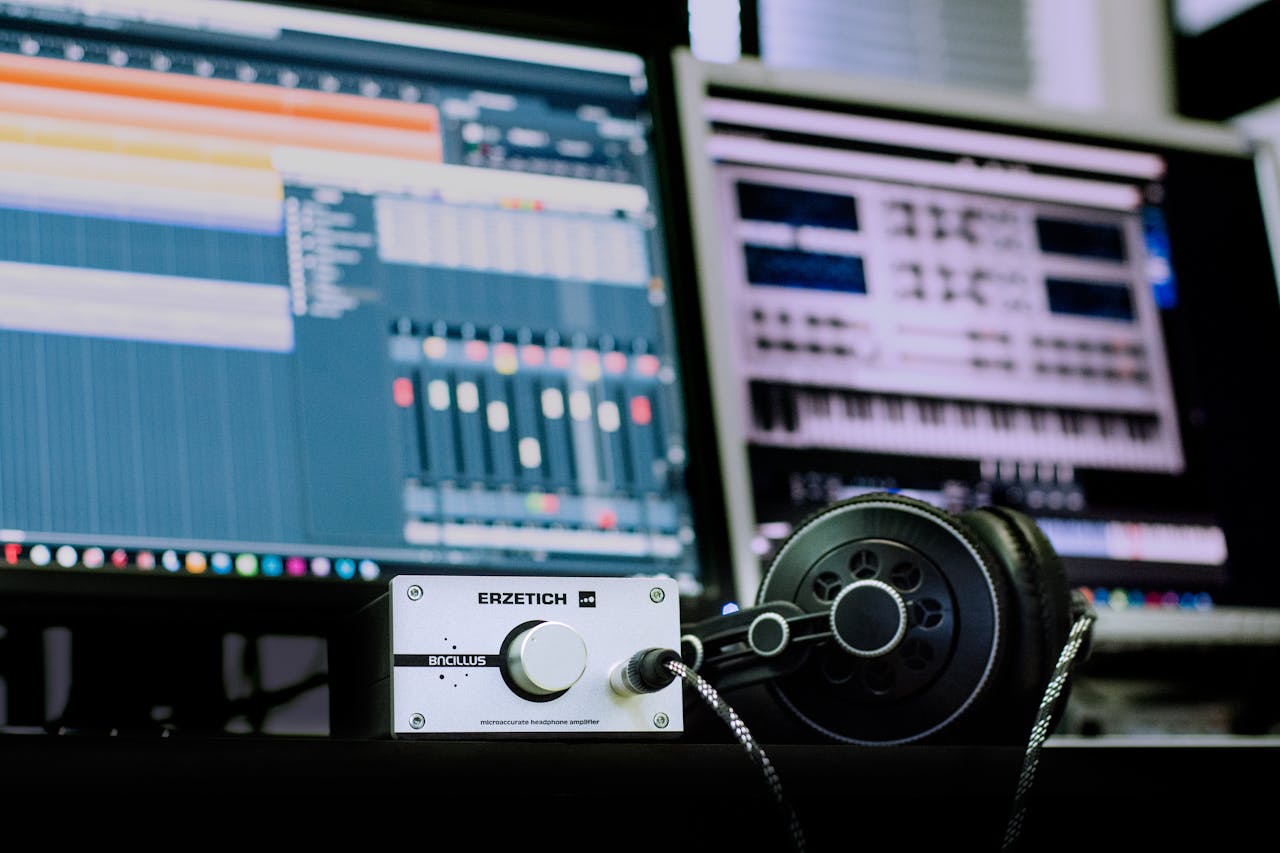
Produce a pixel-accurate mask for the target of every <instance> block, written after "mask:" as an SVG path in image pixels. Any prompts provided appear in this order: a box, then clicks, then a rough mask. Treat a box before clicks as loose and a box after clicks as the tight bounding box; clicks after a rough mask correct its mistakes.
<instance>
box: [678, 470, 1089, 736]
mask: <svg viewBox="0 0 1280 853" xmlns="http://www.w3.org/2000/svg"><path fill="white" fill-rule="evenodd" d="M1088 608H1089V604H1088V602H1087V601H1086V600H1085V599H1084V598H1083V596H1081V595H1080V594H1079V593H1073V592H1072V590H1071V589H1070V588H1069V586H1068V583H1067V579H1066V574H1065V572H1064V569H1063V566H1062V562H1061V560H1060V559H1059V557H1058V554H1057V553H1056V552H1055V551H1054V549H1053V547H1052V545H1051V544H1050V543H1049V541H1048V539H1047V538H1046V537H1045V535H1044V533H1043V532H1042V531H1041V530H1040V528H1039V527H1038V526H1037V525H1036V524H1035V522H1034V521H1033V520H1032V519H1030V518H1029V517H1027V516H1026V515H1024V514H1022V513H1019V512H1016V511H1014V510H1010V509H1006V508H1000V507H983V508H979V509H975V510H971V511H968V512H966V513H964V514H962V515H956V514H952V513H948V512H946V511H944V510H942V509H939V508H937V507H935V506H933V505H932V504H929V503H926V502H924V501H921V500H917V499H914V498H910V497H906V496H903V495H897V494H890V493H875V494H867V495H862V496H859V497H856V498H852V499H849V500H845V501H841V502H839V503H835V504H832V505H830V506H828V507H826V508H824V509H822V510H820V511H818V512H816V513H815V514H813V515H811V516H810V517H809V518H807V519H806V520H804V521H803V522H802V523H801V524H799V525H798V526H797V527H796V528H795V529H794V531H793V532H792V533H791V535H790V536H789V537H788V538H787V539H786V540H784V541H783V543H782V544H781V546H780V547H779V548H778V550H777V552H776V554H775V556H774V557H773V559H772V561H771V562H770V564H769V567H768V569H767V571H766V573H765V576H764V580H763V581H762V583H761V585H760V589H759V591H758V594H757V597H756V603H755V605H754V606H752V607H748V608H744V609H742V610H739V611H737V612H735V613H730V614H727V615H724V616H716V617H712V618H710V619H707V620H704V621H702V622H698V623H696V624H692V625H686V626H685V627H684V636H683V637H682V641H681V645H682V647H681V655H682V657H683V659H684V662H685V663H686V664H687V665H688V666H689V667H690V668H691V669H693V670H694V671H695V672H697V673H698V674H699V675H700V676H701V677H702V678H703V679H705V680H706V681H707V682H708V683H710V684H711V685H712V686H713V687H715V688H716V689H717V690H718V691H719V692H720V693H722V694H725V695H726V699H728V698H729V697H730V696H731V695H732V694H733V691H741V692H742V693H743V694H744V695H747V696H750V695H751V694H750V692H749V691H753V690H754V691H757V692H758V691H759V690H760V689H761V688H763V689H764V690H766V691H767V692H768V693H770V694H772V697H771V701H770V702H769V703H768V704H769V705H771V706H774V707H776V706H781V707H782V708H785V709H786V711H785V713H784V714H783V715H782V716H785V717H787V718H789V719H790V720H792V721H793V722H795V723H798V724H799V726H795V727H793V728H794V729H795V731H798V732H801V733H805V734H807V735H808V736H811V737H816V738H817V739H830V740H836V741H843V742H849V743H860V744H869V745H870V744H879V745H889V744H900V743H909V742H915V741H923V740H929V741H932V742H937V741H947V742H958V743H974V744H977V743H1017V742H1025V741H1026V738H1027V735H1028V733H1029V732H1030V730H1031V726H1032V723H1033V720H1034V719H1035V717H1036V713H1037V710H1038V709H1039V706H1040V703H1041V699H1042V696H1043V693H1044V690H1045V687H1046V685H1047V684H1048V683H1049V680H1050V678H1051V676H1052V674H1053V672H1054V668H1055V664H1056V662H1057V660H1058V656H1059V654H1060V653H1061V652H1062V650H1063V647H1064V644H1065V643H1066V641H1067V639H1068V635H1069V632H1070V630H1071V626H1072V623H1073V620H1074V619H1075V618H1076V617H1077V616H1079V615H1080V614H1081V613H1082V612H1084V611H1087V610H1088ZM1086 646H1087V640H1086ZM730 701H733V700H731V699H730ZM1065 701H1066V697H1065V695H1064V696H1063V697H1061V698H1060V699H1059V701H1058V706H1057V709H1056V712H1057V713H1060V711H1061V706H1062V705H1064V704H1065ZM743 719H744V720H746V721H748V722H750V718H749V717H748V716H747V715H746V714H743ZM751 725H752V727H753V728H759V727H758V726H757V724H756V723H751Z"/></svg>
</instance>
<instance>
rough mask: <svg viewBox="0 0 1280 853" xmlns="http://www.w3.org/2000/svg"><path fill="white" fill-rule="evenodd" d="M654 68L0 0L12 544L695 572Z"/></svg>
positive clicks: (441, 37)
mask: <svg viewBox="0 0 1280 853" xmlns="http://www.w3.org/2000/svg"><path fill="white" fill-rule="evenodd" d="M647 85H648V84H647V80H646V67H645V64H644V62H643V61H642V58H641V57H640V56H638V55H632V54H630V53H626V52H617V51H610V50H600V49H595V48H589V47H581V46H571V45H559V44H552V43H544V42H538V41H533V40H524V39H515V38H504V37H497V36H488V35H481V34H478V33H474V32H466V31H462V30H447V29H438V28H429V27H426V26H419V25H410V24H405V23H399V22H390V21H378V20H373V19H369V18H356V17H354V16H349V17H344V16H340V15H335V14H330V13H325V12H317V11H309V10H302V9H297V8H294V9H290V8H287V7H273V6H266V5H254V4H246V3H222V2H174V3H150V4H147V3H136V2H135V3H129V2H123V3H112V4H109V5H104V4H96V3H92V4H91V3H78V2H63V3H56V2H32V3H20V2H19V3H5V4H3V5H0V103H2V105H0V170H2V171H3V175H2V177H0V412H2V414H0V418H2V419H3V427H2V428H0V544H2V545H3V552H2V553H0V565H24V566H32V565H34V566H36V567H49V568H52V569H57V568H59V567H67V568H78V569H86V568H87V569H94V568H100V569H101V570H103V571H111V570H112V569H113V568H120V569H124V570H129V571H134V570H143V571H146V570H152V571H156V572H163V571H165V570H168V571H170V572H173V573H195V574H200V573H208V574H215V573H216V574H229V575H246V576H249V575H258V576H262V575H268V576H270V575H275V576H284V577H288V576H295V575H296V576H329V577H342V578H352V579H355V580H359V579H362V578H363V579H376V578H378V577H380V576H382V577H385V576H386V575H387V574H388V573H389V572H391V571H394V570H395V569H396V568H397V567H404V566H406V565H409V566H414V567H421V566H424V565H427V566H454V567H460V568H462V569H465V568H467V567H472V568H484V569H500V570H503V571H505V572H508V573H512V572H520V571H530V572H533V571H544V572H553V573H555V572H559V573H581V574H599V573H605V574H620V575H625V574H635V573H661V574H668V575H671V576H674V577H676V578H677V579H678V580H679V581H680V583H681V586H682V590H684V591H689V592H696V591H697V589H698V588H699V585H700V583H701V578H700V576H699V562H698V560H697V558H696V556H695V546H696V542H695V541H694V538H695V537H694V534H693V529H694V526H693V521H692V518H691V515H692V509H691V501H690V498H689V493H688V491H687V489H686V467H687V461H688V460H687V455H688V454H687V451H686V442H685V424H684V421H683V417H684V400H683V396H682V395H683V392H682V390H681V388H682V386H681V365H680V364H679V360H678V357H677V349H676V339H675V334H676V333H675V327H674V320H673V310H672V304H671V293H670V287H669V276H668V270H667V257H666V255H665V248H664V246H665V244H664V238H663V227H664V223H663V221H662V216H661V206H660V204H659V201H658V198H657V192H658V184H657V176H656V172H655V162H656V159H655V155H654V152H653V146H652V143H651V140H650V133H651V130H652V128H651V122H650V117H649V114H648V112H647V109H648V108H647V106H646V98H647V97H648V89H647Z"/></svg>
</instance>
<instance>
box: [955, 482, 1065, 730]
mask: <svg viewBox="0 0 1280 853" xmlns="http://www.w3.org/2000/svg"><path fill="white" fill-rule="evenodd" d="M961 519H962V520H963V521H964V523H965V524H966V525H967V526H968V527H969V529H970V530H972V531H973V533H974V535H975V536H977V537H978V538H979V539H980V540H982V542H983V543H984V544H985V545H986V547H987V550H988V551H989V552H990V553H991V554H992V555H993V557H994V558H995V561H996V564H997V566H998V567H999V568H1000V569H1001V570H1002V571H1003V572H1004V574H1005V576H1006V578H1007V579H1008V587H1009V589H1010V591H1011V595H1010V596H1009V607H1010V609H1011V610H1012V613H1011V618H1010V619H1009V621H1008V633H1007V635H1006V636H1007V640H1008V643H1009V648H1008V649H1006V651H1007V654H1006V655H1005V656H1004V661H1003V670H1002V672H1001V673H1000V675H999V676H998V679H997V682H996V687H995V689H993V690H992V691H991V692H990V694H989V695H988V697H987V700H988V701H987V703H986V705H987V707H986V709H985V710H984V712H983V713H982V715H981V716H982V720H983V726H984V727H987V726H990V727H991V728H989V729H987V732H988V736H989V737H990V738H992V739H996V740H1001V741H1004V740H1008V738H1009V736H1010V735H1012V736H1014V737H1016V738H1020V739H1021V738H1025V736H1026V735H1027V734H1028V733H1029V732H1030V730H1031V725H1032V722H1033V720H1034V719H1035V714H1036V711H1037V709H1038V707H1039V704H1040V700H1041V696H1042V693H1043V691H1044V688H1045V686H1046V685H1047V684H1048V682H1049V679H1050V677H1051V676H1052V673H1053V669H1054V665H1055V664H1056V662H1057V659H1058V655H1059V653H1060V652H1061V651H1062V648H1063V645H1064V644H1065V643H1066V641H1067V635H1068V633H1069V632H1070V630H1071V615H1072V602H1071V590H1070V587H1069V586H1068V585H1067V578H1066V571H1065V569H1064V568H1063V565H1062V560H1061V559H1060V558H1059V556H1058V554H1057V552H1056V551H1055V550H1054V549H1053V546H1052V544H1050V542H1049V540H1048V538H1047V537H1046V536H1045V535H1044V532H1043V531H1042V530H1041V529H1040V528H1039V527H1038V526H1037V525H1036V523H1035V522H1034V521H1032V519H1031V518H1029V517H1028V516H1026V515H1024V514H1023V513H1020V512H1018V511H1016V510H1011V509H1008V508H1005V507H983V508H980V509H976V510H972V511H970V512H968V513H965V514H964V515H963V516H962V517H961ZM1063 704H1065V701H1064V700H1060V702H1059V707H1058V709H1057V710H1059V711H1060V710H1061V706H1062V705H1063ZM975 736H980V734H979V733H975Z"/></svg>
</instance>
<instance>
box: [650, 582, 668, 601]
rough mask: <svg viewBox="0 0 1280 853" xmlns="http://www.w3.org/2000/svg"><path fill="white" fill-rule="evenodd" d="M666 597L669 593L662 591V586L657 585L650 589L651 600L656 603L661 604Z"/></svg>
mask: <svg viewBox="0 0 1280 853" xmlns="http://www.w3.org/2000/svg"><path fill="white" fill-rule="evenodd" d="M666 597H667V594H666V593H665V592H663V591H662V587H660V586H655V587H654V588H653V589H651V590H649V600H650V601H652V602H653V603H654V604H661V603H662V602H663V601H664V600H665V599H666Z"/></svg>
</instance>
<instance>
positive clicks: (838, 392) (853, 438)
mask: <svg viewBox="0 0 1280 853" xmlns="http://www.w3.org/2000/svg"><path fill="white" fill-rule="evenodd" d="M749 397H750V412H749V423H750V428H749V431H748V440H750V441H751V442H753V443H756V444H765V445H773V446H780V447H796V448H801V447H803V448H829V449H839V450H856V451H864V452H872V453H903V454H914V455H924V456H938V457H955V458H962V459H963V458H972V459H993V458H1004V459H1047V460H1052V461H1054V462H1060V463H1066V464H1071V465H1076V466H1081V467H1099V468H1109V469H1119V470H1125V469H1132V470H1150V469H1152V468H1157V467H1160V466H1162V465H1163V464H1165V459H1166V457H1167V452H1166V436H1165V435H1164V429H1165V426H1164V424H1162V423H1161V421H1160V420H1159V419H1158V418H1157V417H1156V416H1155V415H1153V414H1151V413H1143V412H1132V413H1125V412H1108V411H1087V410H1079V409H1067V408H1057V407H1052V406H1027V405H1015V404H1012V403H1003V402H983V401H975V400H948V399H941V398H937V397H923V396H910V395H902V394H884V393H872V392H866V391H857V390H851V389H845V388H830V387H817V386H802V385H791V384H784V383H776V382H766V381H762V380H753V381H751V382H750V394H749Z"/></svg>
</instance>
